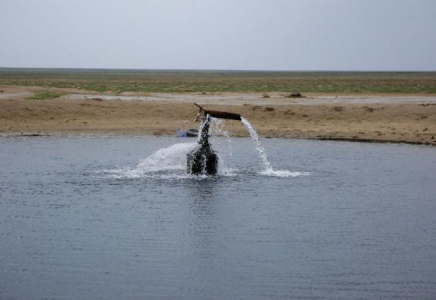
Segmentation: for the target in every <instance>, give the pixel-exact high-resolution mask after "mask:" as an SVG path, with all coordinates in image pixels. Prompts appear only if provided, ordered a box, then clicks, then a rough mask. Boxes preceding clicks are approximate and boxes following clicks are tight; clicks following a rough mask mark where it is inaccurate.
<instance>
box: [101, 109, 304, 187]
mask: <svg viewBox="0 0 436 300" xmlns="http://www.w3.org/2000/svg"><path fill="white" fill-rule="evenodd" d="M211 120H212V122H211V132H212V134H213V135H215V136H216V135H221V136H225V137H226V138H227V141H228V143H229V144H228V146H229V154H230V156H232V145H231V140H230V135H229V133H228V132H227V131H225V130H224V129H223V126H224V121H222V120H219V119H215V118H212V119H211ZM241 121H242V124H243V125H244V126H245V127H246V128H247V131H248V132H249V134H250V136H251V139H252V141H253V143H254V145H255V147H256V150H257V151H258V152H259V155H260V158H261V160H262V163H263V170H262V171H261V172H260V174H262V175H266V176H274V177H298V176H302V175H309V174H310V173H307V172H290V171H288V170H274V169H273V168H272V166H271V164H270V162H269V161H268V157H267V154H266V151H265V148H264V146H263V144H262V142H261V141H260V139H259V135H258V134H257V132H256V130H255V129H254V128H253V126H252V125H251V124H250V122H248V120H247V119H245V118H241ZM201 129H202V128H201V127H200V131H199V134H201ZM198 146H199V144H198V142H195V143H181V144H175V145H172V146H170V147H167V148H162V149H159V150H157V151H156V152H154V153H153V154H152V155H150V156H148V157H146V158H145V159H143V160H141V161H140V162H139V164H138V165H137V166H136V168H121V169H115V170H105V171H103V172H102V173H107V174H110V176H111V177H113V178H119V179H122V178H156V179H186V178H200V179H202V178H207V176H206V175H204V176H194V175H189V174H187V172H186V168H187V166H186V164H187V154H188V153H189V152H191V151H192V150H194V149H195V147H198ZM218 163H219V168H218V175H220V176H236V175H237V174H238V173H239V171H238V170H237V169H232V168H229V167H228V166H225V164H224V160H223V158H222V157H221V156H219V160H218Z"/></svg>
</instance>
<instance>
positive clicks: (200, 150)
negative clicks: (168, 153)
mask: <svg viewBox="0 0 436 300" xmlns="http://www.w3.org/2000/svg"><path fill="white" fill-rule="evenodd" d="M194 104H195V103H194ZM195 105H197V104H195ZM197 106H198V107H199V108H200V112H199V114H200V113H203V120H202V123H201V127H200V137H199V141H198V143H199V147H197V148H195V149H194V150H192V151H191V152H190V153H188V157H187V158H188V166H187V171H188V173H189V174H195V175H215V174H216V173H217V172H218V155H217V154H216V153H215V151H213V150H212V148H211V145H210V143H209V126H210V120H211V118H212V117H214V118H221V119H231V120H241V115H239V114H234V113H227V112H221V111H213V110H205V109H203V108H202V107H201V106H199V105H197ZM197 118H198V115H197Z"/></svg>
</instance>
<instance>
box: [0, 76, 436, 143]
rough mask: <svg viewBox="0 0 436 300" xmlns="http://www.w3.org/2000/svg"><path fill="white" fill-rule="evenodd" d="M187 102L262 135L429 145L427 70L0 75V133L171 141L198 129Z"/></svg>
mask: <svg viewBox="0 0 436 300" xmlns="http://www.w3.org/2000/svg"><path fill="white" fill-rule="evenodd" d="M234 90H235V91H234ZM295 92H300V93H302V94H303V97H290V93H295ZM194 102H195V103H199V104H201V105H203V106H204V107H205V108H207V109H215V110H222V111H229V112H236V113H241V114H242V115H243V116H244V117H245V118H246V119H248V120H249V121H250V122H251V123H252V124H253V126H254V127H255V128H256V129H257V130H258V132H259V133H260V135H261V136H263V137H284V138H311V139H335V140H356V141H371V142H372V141H375V142H406V143H418V144H430V145H436V140H435V136H436V74H434V73H374V74H372V73H267V72H263V73H256V72H245V73H244V72H176V71H171V72H170V71H168V72H155V73H154V72H150V71H149V72H133V71H132V72H127V73H125V75H123V74H121V73H120V72H115V71H113V72H105V73H102V72H101V71H87V72H84V71H69V72H67V71H62V72H61V71H56V72H54V71H51V72H48V71H46V72H42V71H34V70H33V71H32V70H27V71H23V70H22V71H20V72H17V71H10V70H6V71H5V70H0V134H1V135H3V136H5V135H6V136H8V135H22V134H23V135H27V134H31V135H35V134H36V135H40V134H72V133H75V134H76V133H79V134H82V133H115V134H154V135H174V134H175V131H176V130H177V129H178V128H181V129H183V130H187V129H190V128H198V126H199V124H198V123H194V119H195V116H196V114H197V112H198V109H197V108H196V107H195V106H194V105H193V103H194ZM225 124H226V125H225V129H227V130H228V131H229V132H230V134H231V135H234V136H246V135H247V132H246V130H245V129H244V128H243V127H242V126H241V124H240V123H239V122H235V121H226V123H225Z"/></svg>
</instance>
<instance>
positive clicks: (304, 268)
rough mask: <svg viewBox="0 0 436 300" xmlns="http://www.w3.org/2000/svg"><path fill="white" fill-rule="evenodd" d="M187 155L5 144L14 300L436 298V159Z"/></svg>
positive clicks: (287, 149)
mask: <svg viewBox="0 0 436 300" xmlns="http://www.w3.org/2000/svg"><path fill="white" fill-rule="evenodd" d="M183 141H184V140H180V139H176V138H154V137H102V136H95V137H92V136H90V137H85V138H84V137H81V138H80V137H63V138H53V137H48V138H4V139H0V164H1V167H0V239H1V243H0V253H1V254H2V255H1V259H0V286H1V288H0V299H60V298H63V299H283V298H284V299H293V298H295V299H398V298H400V299H401V298H407V299H433V298H434V295H435V294H436V280H435V279H434V274H435V272H436V263H435V262H436V251H434V249H435V248H436V239H435V238H434V232H435V231H436V221H434V220H435V218H434V213H435V212H434V201H435V200H434V195H435V194H436V186H435V185H434V182H435V180H436V174H435V172H434V170H435V167H436V151H435V149H434V148H432V147H425V146H409V145H389V144H384V145H377V144H361V143H338V142H320V141H297V140H278V139H273V140H266V141H264V146H265V149H266V151H267V152H268V159H269V161H270V163H271V165H272V167H273V168H274V169H277V170H287V171H288V172H291V173H293V174H294V175H295V176H287V177H280V176H266V175H267V174H262V170H263V165H262V161H260V160H259V157H258V153H257V152H256V150H255V149H254V147H253V145H252V142H251V140H249V139H232V150H231V153H229V151H228V141H227V139H223V140H221V141H220V140H218V141H214V146H216V149H217V150H218V151H219V153H220V155H221V156H222V157H223V160H224V162H225V163H224V166H223V168H224V170H226V172H223V173H221V174H220V175H219V176H214V177H200V178H199V177H195V176H187V175H186V174H185V171H184V168H183V165H184V162H183V160H184V159H185V156H184V154H183V153H181V152H178V151H182V150H183V151H185V150H186V151H187V150H188V149H189V146H187V145H188V144H189V143H182V142H183ZM175 144H185V145H182V146H173V145H175ZM159 149H163V150H160V152H159V151H158V150H159ZM165 149H166V150H165ZM168 149H169V150H168ZM153 155H155V156H153ZM156 155H157V156H159V158H162V157H165V162H164V163H163V166H164V168H161V167H159V166H161V165H162V164H158V165H156V164H153V162H152V161H150V158H152V157H154V158H156V157H157V156H156ZM273 175H276V174H273Z"/></svg>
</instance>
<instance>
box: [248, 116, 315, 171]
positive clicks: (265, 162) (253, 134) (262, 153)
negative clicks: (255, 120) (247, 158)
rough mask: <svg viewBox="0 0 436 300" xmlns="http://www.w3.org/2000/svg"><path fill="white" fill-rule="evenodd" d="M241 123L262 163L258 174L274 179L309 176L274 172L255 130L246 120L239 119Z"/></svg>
mask: <svg viewBox="0 0 436 300" xmlns="http://www.w3.org/2000/svg"><path fill="white" fill-rule="evenodd" d="M241 122H242V124H243V125H244V126H245V128H247V131H248V133H249V134H250V137H251V140H252V141H253V143H254V145H255V146H256V150H257V151H258V152H259V155H260V158H261V160H262V163H263V168H264V169H263V171H261V172H260V174H262V175H265V176H274V177H298V176H305V175H309V173H307V172H291V171H288V170H274V169H273V168H272V166H271V163H270V162H269V161H268V156H267V155H266V150H265V147H264V146H263V144H262V142H261V141H260V139H259V135H258V134H257V132H256V129H254V127H253V126H252V125H251V124H250V122H248V120H247V119H245V118H243V117H241Z"/></svg>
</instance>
